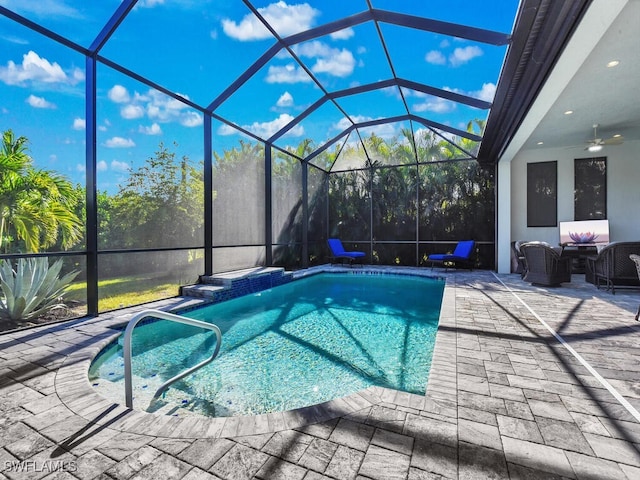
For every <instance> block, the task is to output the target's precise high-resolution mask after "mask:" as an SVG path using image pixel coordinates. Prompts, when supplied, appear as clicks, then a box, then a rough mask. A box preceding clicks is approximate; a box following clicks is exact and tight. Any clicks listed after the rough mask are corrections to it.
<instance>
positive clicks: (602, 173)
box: [573, 157, 607, 220]
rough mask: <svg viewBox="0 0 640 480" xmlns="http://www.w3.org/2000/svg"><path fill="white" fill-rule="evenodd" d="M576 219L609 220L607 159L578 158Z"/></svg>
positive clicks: (574, 192)
mask: <svg viewBox="0 0 640 480" xmlns="http://www.w3.org/2000/svg"><path fill="white" fill-rule="evenodd" d="M574 165H575V168H574V171H575V183H574V190H573V195H574V214H573V216H574V219H575V220H604V219H606V218H607V157H596V158H576V159H575V164H574Z"/></svg>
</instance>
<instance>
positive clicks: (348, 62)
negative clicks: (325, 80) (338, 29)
mask: <svg viewBox="0 0 640 480" xmlns="http://www.w3.org/2000/svg"><path fill="white" fill-rule="evenodd" d="M355 64H356V61H355V59H354V58H353V54H352V53H351V52H350V51H349V50H346V49H343V50H342V51H340V52H339V53H336V54H335V55H332V56H331V57H326V58H319V59H318V60H316V63H315V65H314V66H313V67H311V70H313V71H314V72H315V73H328V74H330V75H333V76H335V77H348V76H349V75H351V74H352V73H353V69H354V67H355Z"/></svg>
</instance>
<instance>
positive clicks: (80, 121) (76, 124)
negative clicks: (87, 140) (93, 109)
mask: <svg viewBox="0 0 640 480" xmlns="http://www.w3.org/2000/svg"><path fill="white" fill-rule="evenodd" d="M72 128H73V129H74V130H84V129H85V128H87V122H86V121H85V119H84V118H79V117H78V118H74V119H73V127H72Z"/></svg>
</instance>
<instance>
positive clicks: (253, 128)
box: [218, 113, 304, 139]
mask: <svg viewBox="0 0 640 480" xmlns="http://www.w3.org/2000/svg"><path fill="white" fill-rule="evenodd" d="M291 120H293V117H292V116H291V115H289V114H286V113H283V114H281V115H280V116H279V117H278V118H276V119H274V120H271V121H270V122H254V123H252V124H251V125H243V127H242V128H244V129H245V130H248V131H250V132H252V133H254V134H256V135H258V136H259V137H261V138H264V139H267V138H269V137H271V136H273V134H275V133H276V132H277V131H278V130H280V129H281V128H282V127H284V126H285V125H287V124H288V123H289V122H291ZM218 134H219V135H237V134H241V132H239V131H238V130H236V129H235V128H233V127H231V126H229V125H226V124H224V125H221V126H220V127H219V128H218ZM302 135H304V128H303V127H302V126H301V125H296V126H295V127H293V128H292V129H291V130H289V131H288V132H287V133H286V134H285V135H284V136H285V137H301V136H302Z"/></svg>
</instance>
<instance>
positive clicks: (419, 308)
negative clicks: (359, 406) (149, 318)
mask: <svg viewBox="0 0 640 480" xmlns="http://www.w3.org/2000/svg"><path fill="white" fill-rule="evenodd" d="M443 291H444V281H442V280H438V279H433V278H425V277H416V276H409V275H387V274H385V275H379V274H378V275H367V274H363V273H360V274H358V275H355V274H333V273H329V274H328V273H323V274H318V275H313V276H310V277H308V278H304V279H301V280H297V281H294V282H291V283H289V284H287V285H283V286H279V287H276V288H273V289H270V290H266V291H263V292H260V293H257V294H253V295H248V296H245V297H241V298H237V299H234V300H229V301H226V302H222V303H219V304H215V305H211V306H207V307H204V308H200V309H196V310H192V311H189V312H186V313H183V315H184V316H187V317H190V318H195V319H198V320H203V321H206V322H211V323H215V324H216V325H217V326H218V327H220V329H221V330H222V347H221V349H220V354H219V355H218V357H217V358H216V359H215V360H214V361H213V362H212V363H211V364H209V365H208V366H206V367H204V368H203V369H201V370H198V371H196V372H195V373H193V374H192V375H190V376H188V377H186V378H184V379H183V380H181V381H179V382H177V383H176V384H174V385H173V386H172V387H171V388H170V389H169V390H168V391H167V392H166V394H165V396H164V398H160V399H157V400H155V401H152V400H151V397H152V394H153V392H155V389H156V388H157V387H158V386H159V385H160V384H161V383H162V382H164V381H165V380H166V379H167V378H170V377H171V376H173V375H175V374H177V373H179V372H180V371H182V370H184V369H185V368H186V367H188V366H191V365H195V364H196V363H197V362H199V361H201V360H203V359H205V358H206V357H207V356H208V355H210V352H211V348H212V346H213V343H214V337H213V334H211V333H210V332H204V331H203V330H201V329H196V328H194V327H189V326H185V325H179V324H175V323H171V322H167V321H164V320H158V321H154V322H150V323H146V324H141V325H140V326H139V327H137V328H136V330H135V333H134V335H133V353H134V358H133V372H134V382H133V385H134V405H135V407H136V408H140V409H144V410H147V411H163V412H165V413H171V414H178V413H182V412H186V411H190V412H196V413H200V414H205V415H211V416H234V415H253V414H262V413H269V412H275V411H283V410H291V409H295V408H300V407H304V406H309V405H315V404H318V403H322V402H325V401H327V400H331V399H333V398H338V397H343V396H345V395H349V394H352V393H355V392H357V391H360V390H363V389H365V388H368V387H370V386H372V385H377V386H382V387H388V388H393V389H398V390H403V391H407V392H411V393H418V394H424V392H425V388H426V383H427V379H428V374H429V367H430V364H431V356H432V353H433V347H434V344H435V336H436V331H437V325H438V318H439V312H440V304H441V301H442V294H443ZM121 341H122V338H120V340H119V342H117V343H114V344H112V345H110V346H109V347H107V348H106V349H105V350H103V351H102V352H101V354H100V355H99V356H98V357H97V358H96V360H95V361H94V362H93V364H92V366H91V368H90V380H91V382H92V384H93V385H94V387H95V388H96V390H97V391H98V392H100V393H102V394H103V395H105V396H107V397H108V398H111V399H113V400H115V401H118V402H119V403H123V399H124V387H123V385H122V383H123V359H122V348H121Z"/></svg>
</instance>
